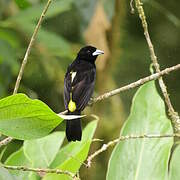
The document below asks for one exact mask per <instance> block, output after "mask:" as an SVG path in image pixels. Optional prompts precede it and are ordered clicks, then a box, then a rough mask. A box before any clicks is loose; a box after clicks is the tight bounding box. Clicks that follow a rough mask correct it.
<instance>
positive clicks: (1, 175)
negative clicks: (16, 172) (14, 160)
mask: <svg viewBox="0 0 180 180" xmlns="http://www.w3.org/2000/svg"><path fill="white" fill-rule="evenodd" d="M0 180H16V179H15V178H14V177H13V176H12V175H11V174H10V173H9V171H8V170H7V169H5V168H1V167H0Z"/></svg>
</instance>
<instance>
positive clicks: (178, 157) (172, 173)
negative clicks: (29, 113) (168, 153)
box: [169, 145, 180, 180]
mask: <svg viewBox="0 0 180 180" xmlns="http://www.w3.org/2000/svg"><path fill="white" fill-rule="evenodd" d="M179 168H180V145H178V146H177V147H176V149H175V150H174V152H173V154H172V158H171V161H170V170H169V180H179V179H180V171H179Z"/></svg>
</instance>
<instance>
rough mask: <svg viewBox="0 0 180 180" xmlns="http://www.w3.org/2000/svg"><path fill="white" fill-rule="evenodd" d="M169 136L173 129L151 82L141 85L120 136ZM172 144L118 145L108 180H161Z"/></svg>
mask: <svg viewBox="0 0 180 180" xmlns="http://www.w3.org/2000/svg"><path fill="white" fill-rule="evenodd" d="M171 133H173V130H172V126H171V123H170V121H169V119H168V118H167V117H166V113H165V106H164V102H163V100H162V99H161V98H160V96H159V95H158V93H157V90H156V88H155V84H154V82H149V83H147V84H145V85H143V86H142V87H140V88H139V90H138V91H137V93H136V95H135V97H134V99H133V103H132V109H131V113H130V116H129V118H128V119H127V121H126V123H125V125H124V126H123V129H122V131H121V135H130V134H171ZM172 144H173V138H157V139H136V140H128V141H123V142H120V143H119V144H117V145H116V147H115V148H114V150H113V153H112V155H111V158H110V161H109V165H108V172H107V180H119V179H121V180H132V179H134V180H144V179H158V180H164V179H165V177H166V176H167V172H168V160H169V155H170V150H171V147H172Z"/></svg>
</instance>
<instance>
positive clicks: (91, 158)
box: [87, 134, 180, 168]
mask: <svg viewBox="0 0 180 180" xmlns="http://www.w3.org/2000/svg"><path fill="white" fill-rule="evenodd" d="M170 137H178V138H180V134H164V135H159V134H142V135H127V136H120V137H119V138H117V139H114V140H112V141H110V142H108V143H107V144H103V145H102V147H101V148H100V149H98V150H97V151H95V152H94V153H93V154H91V155H90V156H89V157H88V158H87V167H88V168H89V167H91V163H92V160H93V159H94V158H95V157H96V156H97V155H99V154H100V153H102V152H104V151H106V150H107V149H108V148H109V147H110V146H114V145H115V144H117V143H118V142H120V141H125V140H131V139H142V138H147V139H151V138H170Z"/></svg>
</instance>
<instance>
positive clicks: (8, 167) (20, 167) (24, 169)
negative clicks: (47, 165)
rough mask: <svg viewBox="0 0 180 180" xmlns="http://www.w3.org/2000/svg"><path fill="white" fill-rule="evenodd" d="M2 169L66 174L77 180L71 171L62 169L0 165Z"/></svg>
mask: <svg viewBox="0 0 180 180" xmlns="http://www.w3.org/2000/svg"><path fill="white" fill-rule="evenodd" d="M0 166H1V167H3V168H6V169H10V170H19V171H33V172H37V173H55V174H64V175H68V176H69V177H71V178H75V174H73V173H71V172H69V171H62V170H60V169H42V168H31V167H25V166H9V165H5V164H0Z"/></svg>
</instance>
